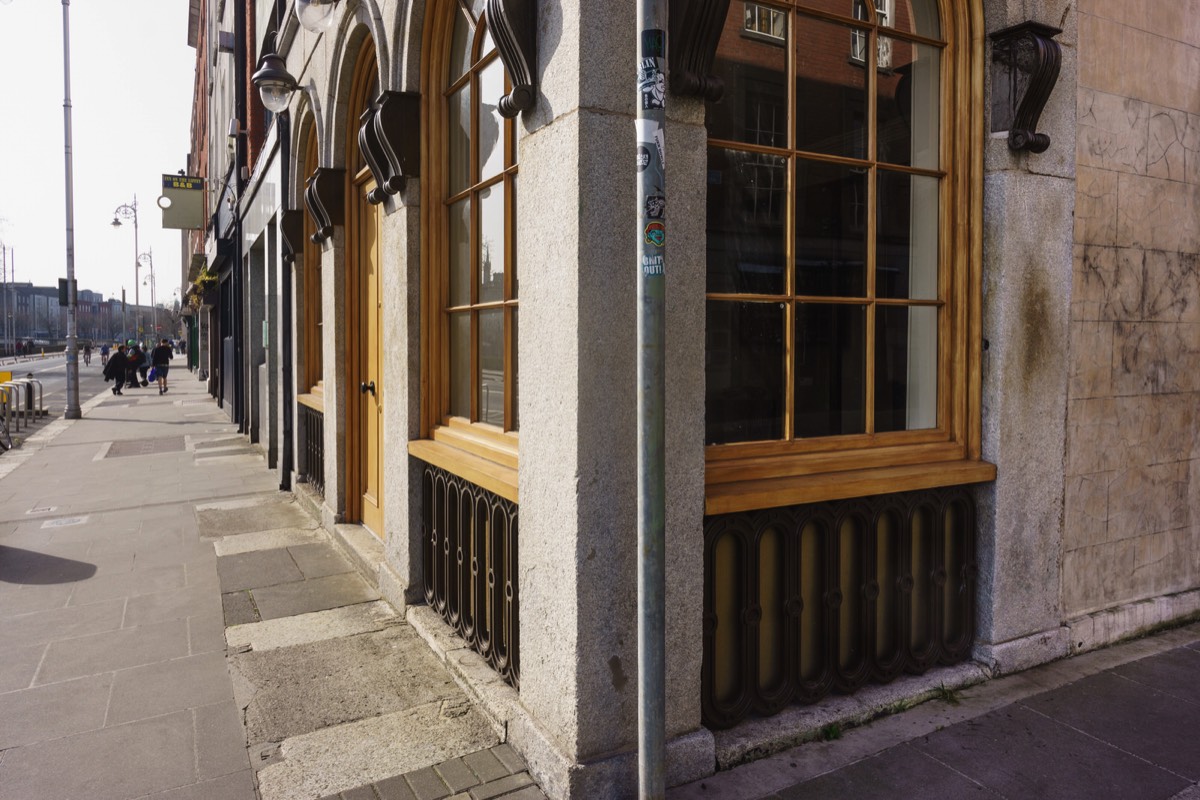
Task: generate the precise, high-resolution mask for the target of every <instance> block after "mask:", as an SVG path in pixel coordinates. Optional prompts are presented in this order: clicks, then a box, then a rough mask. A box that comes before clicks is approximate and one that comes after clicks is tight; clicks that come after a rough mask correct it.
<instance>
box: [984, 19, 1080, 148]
mask: <svg viewBox="0 0 1200 800" xmlns="http://www.w3.org/2000/svg"><path fill="white" fill-rule="evenodd" d="M1060 33H1062V30H1060V29H1059V28H1055V27H1052V26H1050V25H1043V24H1042V23H1040V22H1022V23H1021V24H1020V25H1013V26H1012V27H1010V28H1005V29H1004V30H1000V31H996V32H995V33H993V34H992V35H991V39H992V131H993V132H994V133H999V132H1000V131H1008V147H1009V149H1010V150H1013V151H1020V150H1028V151H1029V152H1031V153H1044V152H1045V151H1046V149H1047V148H1049V147H1050V137H1049V135H1047V134H1045V133H1038V132H1037V124H1038V120H1039V119H1040V118H1041V116H1042V110H1043V109H1045V107H1046V101H1047V100H1049V99H1050V92H1052V91H1053V90H1054V84H1055V83H1057V82H1058V71H1059V68H1060V66H1061V64H1062V48H1061V47H1060V46H1059V44H1058V42H1056V41H1054V37H1055V36H1057V35H1058V34H1060Z"/></svg>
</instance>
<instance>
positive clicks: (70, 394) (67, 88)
mask: <svg viewBox="0 0 1200 800" xmlns="http://www.w3.org/2000/svg"><path fill="white" fill-rule="evenodd" d="M11 2H12V0H0V3H3V4H4V5H8V4H9V3H11ZM62 8H63V140H64V146H63V154H64V158H65V161H66V205H67V409H66V412H65V413H64V414H63V416H64V417H66V418H67V419H79V418H80V416H82V412H81V411H80V409H79V341H78V339H77V338H76V335H75V193H74V185H75V184H74V180H73V178H72V158H71V0H62Z"/></svg>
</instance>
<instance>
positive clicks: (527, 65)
mask: <svg viewBox="0 0 1200 800" xmlns="http://www.w3.org/2000/svg"><path fill="white" fill-rule="evenodd" d="M535 2H536V0H487V7H486V8H487V20H488V26H489V28H490V30H491V32H492V38H493V39H494V40H495V42H496V49H497V50H498V51H499V52H500V60H501V61H502V62H504V69H505V70H506V71H507V72H508V78H509V80H510V81H512V91H511V92H509V93H508V94H506V95H505V96H504V97H501V98H500V103H499V106H500V115H501V116H503V117H505V118H512V117H515V116H516V115H517V114H519V113H521V112H522V111H528V110H529V109H531V108H533V106H534V103H536V102H537V95H538V88H537V14H536V11H535ZM484 99H485V100H490V99H491V98H484Z"/></svg>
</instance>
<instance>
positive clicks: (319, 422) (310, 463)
mask: <svg viewBox="0 0 1200 800" xmlns="http://www.w3.org/2000/svg"><path fill="white" fill-rule="evenodd" d="M297 405H298V407H299V409H300V436H301V437H302V438H303V441H302V443H301V445H300V477H301V478H302V479H303V480H304V481H305V482H306V483H308V484H309V485H310V486H312V487H313V488H314V489H316V490H317V492H319V493H320V494H321V496H322V497H324V496H325V415H324V414H322V413H321V412H320V411H317V410H316V409H315V408H311V407H309V406H306V405H304V404H302V403H300V404H297Z"/></svg>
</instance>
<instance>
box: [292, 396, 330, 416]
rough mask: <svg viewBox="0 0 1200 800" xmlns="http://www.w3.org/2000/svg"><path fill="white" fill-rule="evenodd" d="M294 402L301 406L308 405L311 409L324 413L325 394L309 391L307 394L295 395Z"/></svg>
mask: <svg viewBox="0 0 1200 800" xmlns="http://www.w3.org/2000/svg"><path fill="white" fill-rule="evenodd" d="M296 402H297V403H299V404H300V405H302V406H308V407H309V408H311V409H312V410H313V411H320V412H321V413H322V414H324V413H325V395H324V394H323V393H318V392H315V391H314V392H311V393H309V394H298V395H296Z"/></svg>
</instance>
